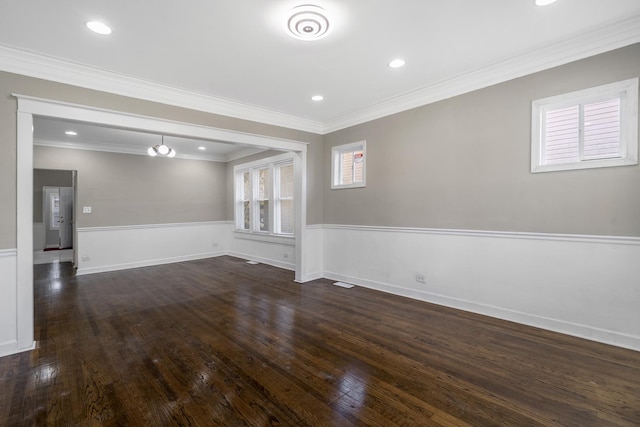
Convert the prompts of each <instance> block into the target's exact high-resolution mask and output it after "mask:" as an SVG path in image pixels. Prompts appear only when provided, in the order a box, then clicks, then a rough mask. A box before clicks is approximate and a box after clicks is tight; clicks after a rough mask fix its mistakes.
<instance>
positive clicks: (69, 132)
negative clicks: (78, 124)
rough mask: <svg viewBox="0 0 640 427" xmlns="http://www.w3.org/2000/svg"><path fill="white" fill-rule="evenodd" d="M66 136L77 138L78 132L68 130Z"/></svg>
mask: <svg viewBox="0 0 640 427" xmlns="http://www.w3.org/2000/svg"><path fill="white" fill-rule="evenodd" d="M65 134H66V135H71V136H76V135H77V134H78V132H76V131H73V130H68V131H66V132H65Z"/></svg>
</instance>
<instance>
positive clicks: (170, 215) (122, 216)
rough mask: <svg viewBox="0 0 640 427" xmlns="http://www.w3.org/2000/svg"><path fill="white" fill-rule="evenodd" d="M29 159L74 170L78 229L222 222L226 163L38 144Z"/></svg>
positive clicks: (50, 166)
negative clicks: (87, 211)
mask: <svg viewBox="0 0 640 427" xmlns="http://www.w3.org/2000/svg"><path fill="white" fill-rule="evenodd" d="M33 156H34V167H37V168H51V169H74V170H76V171H77V194H78V198H77V200H76V206H77V208H78V209H77V212H78V213H77V215H76V218H77V222H76V224H77V226H78V227H98V226H114V225H136V224H163V223H177V222H198V221H221V220H225V193H226V167H225V164H224V163H217V162H206V161H197V160H184V159H168V158H158V157H149V156H138V155H133V154H118V153H105V152H99V151H86V150H71V149H65V148H53V147H39V146H36V147H34V151H33ZM82 206H91V208H92V213H91V214H83V213H82Z"/></svg>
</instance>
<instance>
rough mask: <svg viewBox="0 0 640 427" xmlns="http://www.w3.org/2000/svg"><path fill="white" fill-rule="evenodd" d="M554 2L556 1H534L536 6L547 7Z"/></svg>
mask: <svg viewBox="0 0 640 427" xmlns="http://www.w3.org/2000/svg"><path fill="white" fill-rule="evenodd" d="M555 2H556V0H536V6H548V5H550V4H551V3H555Z"/></svg>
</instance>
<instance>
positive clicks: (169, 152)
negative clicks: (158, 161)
mask: <svg viewBox="0 0 640 427" xmlns="http://www.w3.org/2000/svg"><path fill="white" fill-rule="evenodd" d="M161 138H162V139H161V144H159V145H154V146H151V147H149V149H148V150H147V154H148V155H150V156H151V157H155V156H157V155H158V154H159V155H161V156H165V157H175V156H176V150H174V149H173V148H169V146H167V145H164V135H162V136H161Z"/></svg>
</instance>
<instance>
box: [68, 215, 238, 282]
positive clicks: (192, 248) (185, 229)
mask: <svg viewBox="0 0 640 427" xmlns="http://www.w3.org/2000/svg"><path fill="white" fill-rule="evenodd" d="M228 240H229V227H228V225H227V223H226V222H225V221H211V222H192V223H179V224H149V225H129V226H117V227H89V228H78V244H77V250H78V274H79V275H82V274H90V273H99V272H104V271H114V270H122V269H127V268H136V267H145V266H150V265H159V264H168V263H172V262H181V261H189V260H195V259H202V258H210V257H215V256H220V255H224V254H225V251H226V248H227V246H228Z"/></svg>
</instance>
